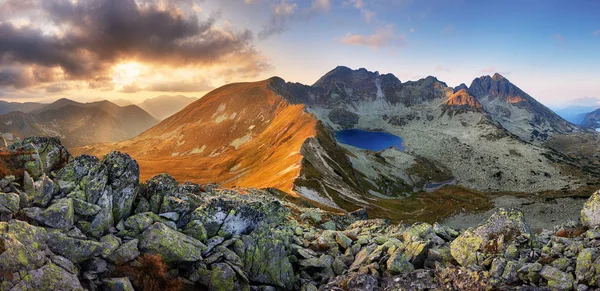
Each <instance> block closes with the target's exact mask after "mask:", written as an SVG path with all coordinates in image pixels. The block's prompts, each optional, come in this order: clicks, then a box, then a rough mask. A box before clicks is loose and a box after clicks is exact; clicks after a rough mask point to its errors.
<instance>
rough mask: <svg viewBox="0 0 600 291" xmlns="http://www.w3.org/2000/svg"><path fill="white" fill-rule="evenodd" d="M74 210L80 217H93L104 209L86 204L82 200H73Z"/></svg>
mask: <svg viewBox="0 0 600 291" xmlns="http://www.w3.org/2000/svg"><path fill="white" fill-rule="evenodd" d="M73 210H75V213H76V214H78V215H83V216H93V215H96V214H98V212H100V210H102V208H100V206H98V205H95V204H92V203H88V202H85V201H83V200H81V199H73Z"/></svg>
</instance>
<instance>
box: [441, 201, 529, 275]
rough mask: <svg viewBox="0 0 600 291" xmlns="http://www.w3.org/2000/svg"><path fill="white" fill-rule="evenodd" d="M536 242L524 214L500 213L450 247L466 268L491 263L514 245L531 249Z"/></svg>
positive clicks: (499, 210) (466, 232) (514, 211)
mask: <svg viewBox="0 0 600 291" xmlns="http://www.w3.org/2000/svg"><path fill="white" fill-rule="evenodd" d="M533 239H534V236H533V233H532V232H531V231H530V229H529V227H528V226H527V224H526V223H525V219H524V218H523V213H522V212H520V211H518V210H510V211H508V210H505V209H498V210H497V211H496V212H495V213H494V214H492V216H491V217H490V218H489V219H488V220H487V222H485V223H484V224H482V225H480V226H478V227H477V228H475V229H468V230H466V231H465V232H464V233H462V234H461V235H460V236H459V237H457V238H456V239H455V240H454V241H453V242H452V243H451V245H450V252H451V254H452V257H454V259H455V260H456V261H457V262H458V263H459V264H460V265H462V266H465V267H466V266H469V265H472V264H476V265H477V264H482V263H483V262H484V261H486V260H488V261H490V262H491V259H493V258H494V257H495V256H496V255H497V254H502V253H504V251H505V250H506V249H507V247H508V244H509V243H510V242H512V241H516V240H519V241H523V242H524V244H525V245H530V244H531V243H532V241H533Z"/></svg>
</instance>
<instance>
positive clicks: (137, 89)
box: [119, 82, 142, 93]
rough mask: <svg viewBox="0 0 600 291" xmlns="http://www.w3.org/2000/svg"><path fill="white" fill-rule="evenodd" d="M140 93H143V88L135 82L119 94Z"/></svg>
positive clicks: (126, 86) (124, 87)
mask: <svg viewBox="0 0 600 291" xmlns="http://www.w3.org/2000/svg"><path fill="white" fill-rule="evenodd" d="M140 91H142V88H141V87H140V85H138V83H136V82H133V83H131V84H129V85H125V86H123V88H121V90H119V92H121V93H137V92H140Z"/></svg>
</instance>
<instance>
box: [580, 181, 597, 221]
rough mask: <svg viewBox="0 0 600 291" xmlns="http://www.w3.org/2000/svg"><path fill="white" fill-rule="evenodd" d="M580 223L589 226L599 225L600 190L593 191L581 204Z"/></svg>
mask: <svg viewBox="0 0 600 291" xmlns="http://www.w3.org/2000/svg"><path fill="white" fill-rule="evenodd" d="M580 219H581V224H583V225H584V226H587V227H589V228H595V227H597V226H600V190H598V191H596V192H594V194H592V196H590V198H588V200H587V201H586V202H585V204H583V209H581V217H580Z"/></svg>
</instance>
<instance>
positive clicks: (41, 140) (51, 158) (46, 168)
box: [22, 136, 71, 174]
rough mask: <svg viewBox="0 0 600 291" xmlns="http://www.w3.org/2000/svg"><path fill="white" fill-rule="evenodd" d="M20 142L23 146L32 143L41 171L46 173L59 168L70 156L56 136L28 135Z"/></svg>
mask: <svg viewBox="0 0 600 291" xmlns="http://www.w3.org/2000/svg"><path fill="white" fill-rule="evenodd" d="M22 144H23V146H26V145H32V146H34V147H35V149H36V152H37V154H38V156H39V159H40V164H41V166H42V171H43V172H44V173H46V174H50V173H51V172H52V171H56V170H58V169H60V168H61V167H62V166H63V165H64V164H65V163H67V161H68V160H69V159H70V158H71V155H70V154H69V152H68V151H67V149H66V148H65V147H64V146H63V145H62V143H61V142H60V139H59V138H57V137H40V136H33V137H28V138H25V139H23V142H22Z"/></svg>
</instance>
